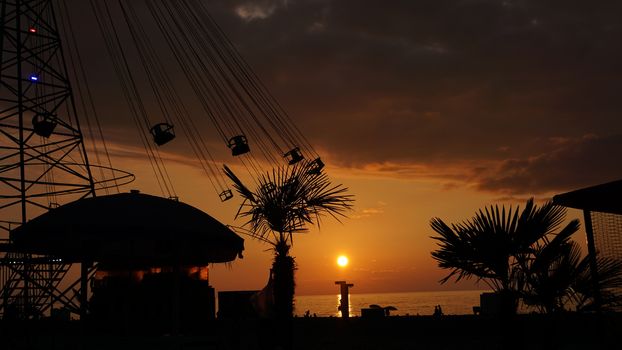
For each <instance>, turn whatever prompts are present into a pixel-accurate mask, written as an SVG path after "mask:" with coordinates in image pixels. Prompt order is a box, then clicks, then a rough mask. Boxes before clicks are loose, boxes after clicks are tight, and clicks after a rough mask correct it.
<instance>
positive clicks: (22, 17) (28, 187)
mask: <svg viewBox="0 0 622 350" xmlns="http://www.w3.org/2000/svg"><path fill="white" fill-rule="evenodd" d="M0 17H1V18H2V20H1V26H2V28H1V31H0V48H1V50H0V227H1V228H2V230H0V239H2V242H1V247H2V248H3V249H0V251H4V253H0V288H1V290H0V315H1V316H3V317H5V318H7V317H16V318H23V319H29V318H37V317H41V316H43V315H44V314H49V312H50V310H51V309H53V308H54V307H55V305H60V306H59V307H60V308H63V309H65V310H68V311H70V312H78V311H80V310H79V309H80V308H83V306H82V305H80V303H78V302H76V301H75V300H74V299H80V300H81V301H85V300H86V290H85V289H84V292H83V293H82V292H77V288H76V284H77V283H76V284H74V285H70V286H67V288H69V289H66V290H62V291H61V290H60V286H61V284H60V282H61V280H62V279H63V277H64V276H65V275H66V273H67V272H68V270H69V268H70V266H71V265H70V264H65V263H63V262H62V261H60V259H55V258H53V257H46V256H34V255H32V254H23V253H18V252H14V251H13V250H12V245H11V242H10V239H9V235H8V232H9V231H10V230H11V229H12V228H14V227H16V226H17V225H21V224H23V223H26V222H27V221H28V220H30V219H32V218H34V217H36V216H38V215H40V214H42V213H44V212H45V211H47V210H50V209H53V208H55V207H57V206H59V205H61V204H63V203H66V202H69V201H73V200H77V199H79V198H83V197H87V196H94V195H95V183H94V181H93V176H92V174H91V169H90V167H89V161H88V157H87V154H86V151H85V147H84V143H83V136H82V133H81V131H80V122H79V119H78V116H77V114H78V113H77V111H76V106H75V103H74V98H73V93H72V90H71V83H70V80H69V78H68V74H67V64H66V61H65V57H64V56H63V49H62V47H61V40H60V34H59V31H58V26H57V22H56V17H55V13H54V6H53V1H51V0H14V1H9V0H3V1H2V3H1V9H0ZM1 254H3V255H1ZM88 273H89V271H85V269H84V268H83V274H82V275H83V279H84V277H85V276H87V277H88ZM85 285H86V284H85V283H84V282H83V283H82V286H83V287H84V286H85ZM81 297H83V298H81ZM59 303H60V304H59Z"/></svg>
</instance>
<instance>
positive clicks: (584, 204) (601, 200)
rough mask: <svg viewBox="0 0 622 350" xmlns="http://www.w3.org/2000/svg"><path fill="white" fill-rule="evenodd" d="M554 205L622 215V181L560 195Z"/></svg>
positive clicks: (556, 197) (555, 199) (555, 198)
mask: <svg viewBox="0 0 622 350" xmlns="http://www.w3.org/2000/svg"><path fill="white" fill-rule="evenodd" d="M553 203H555V204H558V205H562V206H565V207H570V208H575V209H582V210H588V211H599V212H604V213H612V214H621V215H622V180H617V181H613V182H608V183H605V184H601V185H596V186H591V187H586V188H582V189H579V190H575V191H571V192H567V193H562V194H558V195H556V196H555V197H553Z"/></svg>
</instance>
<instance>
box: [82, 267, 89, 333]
mask: <svg viewBox="0 0 622 350" xmlns="http://www.w3.org/2000/svg"><path fill="white" fill-rule="evenodd" d="M90 266H91V264H90V263H87V262H85V261H83V262H82V263H80V320H82V321H84V320H85V319H86V314H87V312H88V300H89V283H88V282H89V267H90Z"/></svg>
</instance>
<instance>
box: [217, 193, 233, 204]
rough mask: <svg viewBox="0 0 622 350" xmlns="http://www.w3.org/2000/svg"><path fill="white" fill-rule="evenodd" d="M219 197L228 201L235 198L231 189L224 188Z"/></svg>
mask: <svg viewBox="0 0 622 350" xmlns="http://www.w3.org/2000/svg"><path fill="white" fill-rule="evenodd" d="M219 197H220V201H221V202H226V201H228V200H229V199H231V198H233V192H231V190H224V191H222V192H221V193H220V194H219Z"/></svg>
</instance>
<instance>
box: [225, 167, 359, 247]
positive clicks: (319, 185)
mask: <svg viewBox="0 0 622 350" xmlns="http://www.w3.org/2000/svg"><path fill="white" fill-rule="evenodd" d="M309 167H310V165H309V162H305V161H302V162H300V163H298V164H295V165H294V166H288V167H277V168H274V169H272V171H271V172H268V173H266V174H264V175H262V176H260V177H259V178H258V182H259V185H258V187H257V189H256V190H255V191H251V190H250V189H248V188H247V187H246V186H244V185H243V184H242V182H241V181H240V180H239V179H238V178H237V177H236V176H235V174H233V172H232V171H231V170H230V169H229V168H227V167H225V174H227V176H228V177H229V178H230V179H231V180H232V181H233V182H234V188H235V189H236V191H238V193H240V195H241V196H242V198H244V199H245V201H244V202H243V203H242V204H241V205H240V208H239V211H238V216H239V217H244V218H246V220H247V221H246V223H245V226H246V227H248V229H249V231H250V232H252V234H253V235H255V236H256V237H259V238H262V239H272V237H274V236H271V233H272V232H278V233H287V234H289V235H291V234H292V233H301V232H306V231H307V230H308V228H307V225H313V224H317V225H318V226H319V224H320V221H321V217H322V216H323V215H325V214H327V215H330V216H331V217H333V218H335V219H337V220H339V218H340V217H344V216H346V212H347V211H348V210H350V209H351V208H352V203H353V196H352V195H350V194H348V193H347V191H348V189H347V188H345V187H343V186H342V185H334V184H332V183H331V181H330V180H329V178H328V176H327V175H326V174H325V173H323V172H321V173H319V174H311V173H310V172H309Z"/></svg>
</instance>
